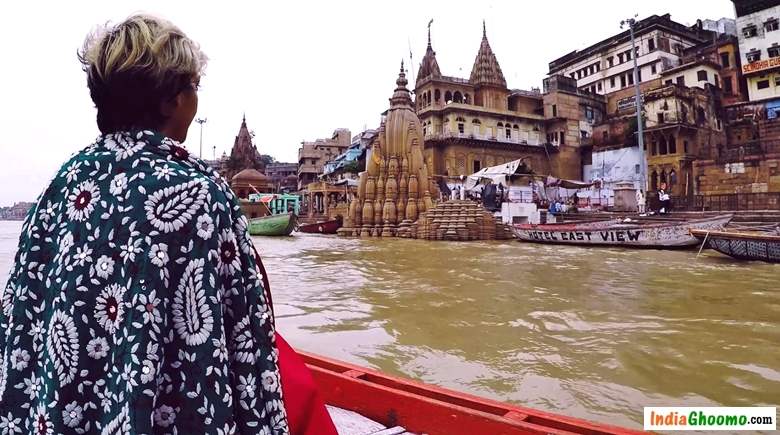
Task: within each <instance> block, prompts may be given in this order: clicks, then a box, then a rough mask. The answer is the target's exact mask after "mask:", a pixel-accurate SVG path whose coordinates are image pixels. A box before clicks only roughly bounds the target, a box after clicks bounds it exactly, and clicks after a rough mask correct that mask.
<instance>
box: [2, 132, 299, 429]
mask: <svg viewBox="0 0 780 435" xmlns="http://www.w3.org/2000/svg"><path fill="white" fill-rule="evenodd" d="M0 357H2V361H1V362H0V434H2V435H5V434H54V433H57V434H59V433H77V434H86V433H104V434H114V433H123V434H124V433H127V434H168V433H170V434H205V433H209V434H228V433H241V434H264V435H265V434H286V433H288V428H287V418H286V413H285V408H284V405H283V402H282V392H281V387H280V379H279V371H278V367H277V358H278V353H277V349H276V346H275V341H274V325H273V318H272V313H271V310H270V307H269V305H268V304H267V303H266V298H265V296H264V290H263V285H262V275H261V274H260V272H259V270H258V267H257V263H256V261H255V258H254V257H253V255H252V246H251V241H250V238H249V235H248V233H247V220H246V218H245V217H244V216H243V215H242V214H241V211H240V208H239V205H238V202H237V200H236V198H235V196H234V195H233V193H232V192H231V190H230V188H229V187H228V185H227V184H226V183H225V181H224V180H223V179H222V178H221V177H220V176H219V175H218V174H217V173H216V172H215V171H213V170H212V169H211V168H209V167H208V166H207V165H205V164H204V163H203V162H202V161H201V160H199V159H196V158H194V157H192V156H190V155H189V154H188V153H187V151H186V150H184V149H183V148H181V147H180V146H178V145H177V144H176V142H174V141H173V140H171V139H168V138H166V137H163V136H161V135H159V134H156V133H153V132H150V131H136V132H125V133H115V134H109V135H104V136H102V137H100V138H98V140H97V142H95V143H94V144H92V145H90V146H89V147H87V148H86V149H84V150H83V151H81V152H79V153H77V154H76V155H74V156H73V157H72V158H71V159H70V160H69V161H68V162H67V163H65V165H63V166H62V168H61V169H60V171H59V172H58V174H57V175H56V177H55V178H54V180H53V181H52V182H51V184H50V185H49V187H48V188H47V189H46V190H45V191H44V193H43V194H42V195H41V197H40V198H39V200H38V203H37V206H36V207H34V208H33V210H32V211H31V212H30V215H29V216H28V217H27V220H26V221H25V223H24V226H23V228H22V235H21V238H20V241H19V251H18V253H17V255H16V261H15V265H14V268H13V270H12V271H11V274H10V277H9V280H8V284H7V286H6V288H5V290H4V291H3V293H2V312H1V313H0Z"/></svg>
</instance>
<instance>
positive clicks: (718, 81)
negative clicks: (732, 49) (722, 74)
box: [713, 73, 720, 88]
mask: <svg viewBox="0 0 780 435" xmlns="http://www.w3.org/2000/svg"><path fill="white" fill-rule="evenodd" d="M713 77H715V87H717V88H719V87H720V78H719V77H718V74H717V73H715V75H713Z"/></svg>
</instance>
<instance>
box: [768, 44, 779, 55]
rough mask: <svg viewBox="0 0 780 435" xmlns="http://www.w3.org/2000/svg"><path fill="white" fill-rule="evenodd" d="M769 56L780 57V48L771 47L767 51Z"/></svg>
mask: <svg viewBox="0 0 780 435" xmlns="http://www.w3.org/2000/svg"><path fill="white" fill-rule="evenodd" d="M766 52H767V54H769V57H780V47H778V46H774V47H769V48H767V49H766Z"/></svg>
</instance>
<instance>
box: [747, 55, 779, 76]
mask: <svg viewBox="0 0 780 435" xmlns="http://www.w3.org/2000/svg"><path fill="white" fill-rule="evenodd" d="M777 67H780V57H770V58H769V59H761V60H757V61H755V62H751V63H749V64H747V65H742V74H751V73H754V72H758V71H764V70H767V69H770V68H777Z"/></svg>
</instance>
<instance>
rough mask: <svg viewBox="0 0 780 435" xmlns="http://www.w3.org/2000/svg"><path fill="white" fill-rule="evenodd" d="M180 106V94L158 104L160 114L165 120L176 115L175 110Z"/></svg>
mask: <svg viewBox="0 0 780 435" xmlns="http://www.w3.org/2000/svg"><path fill="white" fill-rule="evenodd" d="M180 105H181V92H179V93H178V94H176V96H175V97H173V98H169V99H167V100H163V101H162V102H160V114H161V115H162V116H163V117H164V118H165V119H170V118H171V117H172V116H173V114H174V113H176V109H177V108H178V107H179V106H180Z"/></svg>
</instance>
